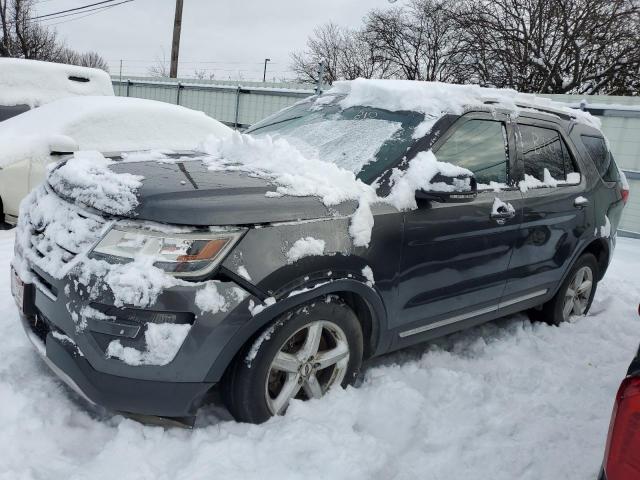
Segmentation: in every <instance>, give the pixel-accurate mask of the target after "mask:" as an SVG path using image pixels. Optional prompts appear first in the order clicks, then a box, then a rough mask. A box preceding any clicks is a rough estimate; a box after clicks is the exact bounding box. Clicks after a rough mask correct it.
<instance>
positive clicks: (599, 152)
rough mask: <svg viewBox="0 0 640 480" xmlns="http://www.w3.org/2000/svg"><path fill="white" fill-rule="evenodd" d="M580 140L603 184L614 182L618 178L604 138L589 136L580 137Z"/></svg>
mask: <svg viewBox="0 0 640 480" xmlns="http://www.w3.org/2000/svg"><path fill="white" fill-rule="evenodd" d="M580 139H581V140H582V143H583V144H584V146H585V148H586V149H587V152H588V153H589V156H590V157H591V160H593V163H594V164H595V166H596V169H597V170H598V173H599V174H600V176H601V177H602V179H603V180H604V181H605V182H616V181H618V180H619V178H620V176H619V174H618V169H617V168H616V165H615V163H614V161H613V157H612V155H611V153H610V152H609V149H607V144H606V142H605V141H604V138H601V137H592V136H590V135H581V136H580Z"/></svg>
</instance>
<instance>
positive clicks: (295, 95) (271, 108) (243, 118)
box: [113, 77, 315, 129]
mask: <svg viewBox="0 0 640 480" xmlns="http://www.w3.org/2000/svg"><path fill="white" fill-rule="evenodd" d="M113 89H114V91H115V93H116V95H120V96H125V97H137V98H148V99H152V100H159V101H162V102H168V103H175V104H178V105H182V106H184V107H189V108H193V109H195V110H201V111H203V112H205V113H206V114H207V115H209V116H211V117H213V118H215V119H216V120H219V121H220V122H222V123H224V124H226V125H229V126H231V127H234V128H240V129H242V128H246V127H248V126H249V125H251V124H253V123H255V122H257V121H259V120H262V119H263V118H265V117H267V116H269V115H271V114H272V113H275V112H277V111H278V110H281V109H283V108H285V107H288V106H290V105H292V104H294V103H295V102H297V101H299V100H301V99H303V98H306V97H308V96H310V95H313V94H314V93H315V90H314V88H313V87H312V86H311V85H304V84H296V83H269V82H266V83H258V82H242V83H241V84H238V82H229V81H212V80H180V81H170V80H168V79H161V80H158V79H154V78H145V77H135V78H127V79H123V80H120V79H114V80H113Z"/></svg>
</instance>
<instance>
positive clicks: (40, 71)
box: [0, 58, 113, 126]
mask: <svg viewBox="0 0 640 480" xmlns="http://www.w3.org/2000/svg"><path fill="white" fill-rule="evenodd" d="M70 77H76V78H79V79H83V80H88V81H74V80H72V79H71V78H70ZM78 95H81V96H86V95H110V96H113V86H112V84H111V77H110V76H109V74H108V73H107V72H105V71H103V70H99V69H97V68H87V67H78V66H75V65H64V64H61V63H50V62H40V61H37V60H25V59H19V58H0V105H8V106H10V105H29V106H30V107H38V106H40V105H44V104H45V103H49V102H53V101H54V100H58V99H60V98H65V97H72V96H78ZM3 126H4V124H3Z"/></svg>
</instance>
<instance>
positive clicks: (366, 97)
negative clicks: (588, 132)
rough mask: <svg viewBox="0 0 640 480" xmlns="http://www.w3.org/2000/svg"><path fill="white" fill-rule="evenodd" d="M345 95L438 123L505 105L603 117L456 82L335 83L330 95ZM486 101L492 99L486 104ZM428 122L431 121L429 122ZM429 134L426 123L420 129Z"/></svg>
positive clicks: (356, 102) (349, 100)
mask: <svg viewBox="0 0 640 480" xmlns="http://www.w3.org/2000/svg"><path fill="white" fill-rule="evenodd" d="M336 94H346V97H345V98H344V99H343V100H342V101H341V102H340V106H341V107H342V108H349V107H353V106H366V107H372V108H379V109H382V110H389V111H394V112H395V111H402V110H408V111H414V112H422V113H424V114H425V122H431V123H435V120H437V119H438V118H439V117H441V116H442V115H443V114H446V113H450V114H457V115H460V114H462V113H464V112H465V111H466V110H468V109H469V108H470V107H483V108H485V109H486V108H488V107H492V106H493V107H505V108H508V109H512V110H515V111H516V112H518V111H520V110H526V109H527V108H531V107H539V108H544V109H547V110H551V111H554V110H555V111H556V112H558V113H563V114H565V115H570V116H572V117H575V118H576V120H577V121H580V122H583V123H587V124H589V125H591V126H594V127H596V128H600V120H599V119H598V118H596V117H594V116H592V115H591V114H589V113H587V112H583V111H580V110H575V109H572V108H569V107H567V106H566V105H565V104H563V103H560V102H554V101H553V100H551V99H549V98H544V97H539V96H536V95H533V94H525V93H519V92H516V91H515V90H512V89H497V88H484V87H479V86H477V85H455V84H449V83H441V82H419V81H411V80H368V79H363V78H358V79H356V80H352V81H345V82H336V83H335V84H334V86H333V88H331V90H329V91H328V92H327V95H336ZM487 102H491V103H490V104H487ZM427 124H428V123H427ZM421 131H422V132H423V133H426V131H428V129H427V130H426V131H425V126H423V128H422V129H421Z"/></svg>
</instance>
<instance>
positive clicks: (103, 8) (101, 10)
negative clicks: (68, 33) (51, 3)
mask: <svg viewBox="0 0 640 480" xmlns="http://www.w3.org/2000/svg"><path fill="white" fill-rule="evenodd" d="M129 2H133V0H125V1H124V2H121V3H129ZM118 5H120V3H116V4H114V5H108V6H106V7H101V8H100V9H99V10H98V11H97V12H93V13H87V14H86V15H80V16H79V17H73V18H70V19H69V20H62V21H61V22H54V23H47V24H45V25H46V26H47V27H53V26H54V25H60V24H61V23H68V22H73V21H74V20H80V19H82V18H85V17H90V16H91V15H97V14H98V13H102V12H104V11H105V10H109V9H110V8H113V7H117V6H118ZM58 18H59V17H58ZM52 20H53V19H52Z"/></svg>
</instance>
